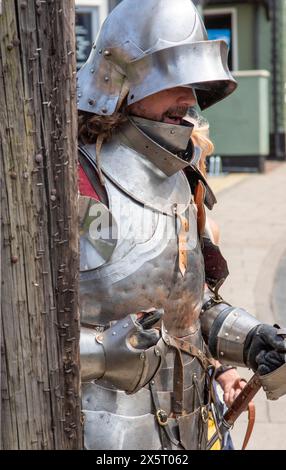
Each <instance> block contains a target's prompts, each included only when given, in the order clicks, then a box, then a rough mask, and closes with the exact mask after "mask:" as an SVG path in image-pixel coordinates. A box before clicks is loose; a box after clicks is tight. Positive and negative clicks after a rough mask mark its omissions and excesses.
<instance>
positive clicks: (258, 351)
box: [243, 324, 286, 375]
mask: <svg viewBox="0 0 286 470" xmlns="http://www.w3.org/2000/svg"><path fill="white" fill-rule="evenodd" d="M277 332H278V328H276V327H275V326H271V325H264V324H262V325H258V326H256V327H255V328H253V329H252V330H251V331H250V332H249V333H248V335H247V338H246V342H245V346H244V351H243V355H244V362H245V364H246V365H247V366H248V367H250V368H251V369H252V370H254V371H255V372H256V371H257V372H258V374H259V375H265V374H268V373H269V372H273V371H274V370H275V369H277V368H278V367H280V366H282V365H283V364H284V363H285V353H286V342H285V340H284V339H283V337H282V336H279V335H278V334H277Z"/></svg>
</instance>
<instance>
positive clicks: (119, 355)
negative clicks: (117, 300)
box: [80, 314, 167, 393]
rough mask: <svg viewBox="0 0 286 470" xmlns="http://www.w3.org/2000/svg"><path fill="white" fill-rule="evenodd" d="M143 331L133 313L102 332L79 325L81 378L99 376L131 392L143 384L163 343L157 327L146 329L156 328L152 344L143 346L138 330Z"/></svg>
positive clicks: (156, 365) (151, 374) (159, 358)
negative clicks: (80, 329)
mask: <svg viewBox="0 0 286 470" xmlns="http://www.w3.org/2000/svg"><path fill="white" fill-rule="evenodd" d="M145 331H146V330H144V329H143V328H142V326H141V325H140V323H139V321H138V320H137V316H136V315H134V314H132V315H128V316H127V317H125V318H124V319H122V320H119V321H118V322H116V323H115V324H114V325H112V326H111V327H110V328H108V329H107V330H105V331H104V332H103V333H98V332H96V331H93V330H90V329H87V328H82V335H81V346H80V348H81V364H82V380H83V381H88V380H94V379H99V378H103V379H104V380H106V381H108V382H109V383H110V384H112V385H114V386H115V387H116V388H118V389H120V390H124V391H125V392H127V393H135V392H137V391H138V390H139V389H140V388H142V387H143V386H144V385H146V384H147V383H148V382H149V381H150V380H151V379H152V378H153V377H154V375H155V374H156V372H157V371H158V369H159V367H160V365H161V361H162V357H163V356H164V354H165V351H166V350H167V345H166V344H165V343H164V341H163V339H162V338H161V337H160V334H159V332H158V331H157V330H149V332H151V331H153V332H155V331H157V334H158V336H157V337H156V340H155V341H156V344H154V345H152V346H151V347H147V348H146V349H143V348H142V347H140V341H139V343H138V334H139V335H140V334H142V333H143V334H144V332H145ZM158 338H159V340H158ZM153 342H154V336H153Z"/></svg>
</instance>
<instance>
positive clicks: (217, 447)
mask: <svg viewBox="0 0 286 470" xmlns="http://www.w3.org/2000/svg"><path fill="white" fill-rule="evenodd" d="M215 432H216V427H215V423H214V419H213V416H212V414H211V413H209V420H208V440H210V439H211V438H212V436H213V435H214V433H215ZM210 450H221V442H220V440H219V439H217V441H216V442H215V443H214V445H213V446H212V447H211V449H210Z"/></svg>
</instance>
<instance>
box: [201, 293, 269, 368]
mask: <svg viewBox="0 0 286 470" xmlns="http://www.w3.org/2000/svg"><path fill="white" fill-rule="evenodd" d="M201 325H202V332H203V335H204V337H205V338H206V340H207V343H208V346H209V350H210V352H211V354H212V356H213V357H215V358H216V359H218V360H219V361H220V362H221V363H223V364H232V365H237V366H245V365H247V364H246V363H245V362H244V346H245V342H246V337H247V335H248V333H249V332H250V331H251V330H253V328H255V327H256V326H257V325H260V322H259V321H258V320H256V318H254V317H253V316H252V315H250V314H249V313H248V312H247V311H246V310H243V309H242V308H235V307H232V306H231V305H229V304H227V302H225V301H224V300H223V299H221V298H218V299H216V298H215V296H214V294H213V293H212V292H211V291H209V290H208V291H206V293H205V297H204V305H203V307H202V312H201Z"/></svg>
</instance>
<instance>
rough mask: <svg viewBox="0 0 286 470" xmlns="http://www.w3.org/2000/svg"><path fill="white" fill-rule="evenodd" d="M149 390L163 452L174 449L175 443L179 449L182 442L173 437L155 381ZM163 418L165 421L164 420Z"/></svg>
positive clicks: (150, 384)
mask: <svg viewBox="0 0 286 470" xmlns="http://www.w3.org/2000/svg"><path fill="white" fill-rule="evenodd" d="M149 388H150V392H151V396H152V400H153V405H154V409H155V416H156V419H157V423H158V426H159V433H160V439H161V444H162V447H163V450H168V449H169V450H170V449H172V445H171V443H173V444H174V445H175V446H177V447H178V446H179V444H180V442H179V441H178V440H177V439H176V438H175V436H174V435H173V433H172V431H171V429H170V426H169V423H168V415H167V413H166V412H165V411H164V410H162V409H161V407H160V402H159V397H158V393H157V389H156V385H155V381H154V380H152V381H151V382H149ZM162 417H163V418H164V419H162Z"/></svg>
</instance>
